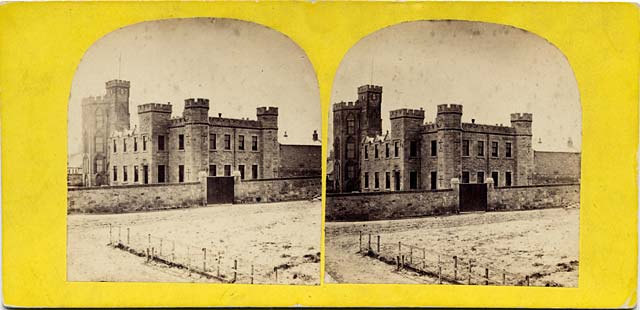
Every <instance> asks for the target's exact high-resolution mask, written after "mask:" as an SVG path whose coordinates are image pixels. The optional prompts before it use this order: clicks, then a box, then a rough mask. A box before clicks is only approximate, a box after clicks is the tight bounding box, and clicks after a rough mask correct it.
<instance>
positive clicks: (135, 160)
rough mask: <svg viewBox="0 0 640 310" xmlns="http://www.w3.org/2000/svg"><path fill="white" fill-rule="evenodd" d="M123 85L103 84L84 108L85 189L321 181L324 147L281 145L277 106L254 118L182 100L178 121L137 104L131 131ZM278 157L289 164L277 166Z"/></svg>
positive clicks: (167, 107)
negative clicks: (102, 91)
mask: <svg viewBox="0 0 640 310" xmlns="http://www.w3.org/2000/svg"><path fill="white" fill-rule="evenodd" d="M129 90H130V83H129V82H128V81H122V80H113V81H109V82H107V83H106V95H104V96H102V97H89V98H85V99H84V100H83V102H82V121H83V125H82V139H83V140H82V142H83V172H84V185H85V186H100V185H134V184H153V183H179V182H195V181H198V178H199V175H200V174H201V172H205V173H206V174H207V175H208V176H233V175H237V176H239V177H240V179H271V178H282V177H297V176H300V177H304V176H319V175H320V174H321V145H320V142H319V139H318V137H317V133H315V132H314V135H313V141H311V139H310V143H309V145H284V144H280V143H279V142H278V108H277V107H258V108H257V111H256V118H257V119H255V120H250V119H249V118H246V119H232V118H223V117H222V115H221V114H218V116H217V117H210V116H209V108H210V105H209V99H202V98H198V99H186V100H185V104H184V112H183V115H182V116H181V117H174V118H172V117H171V114H172V105H171V104H161V103H147V104H142V105H139V106H138V111H137V113H138V118H139V126H138V127H136V128H133V129H131V128H130V125H129V117H130V115H129V108H128V107H129ZM282 158H284V159H286V160H284V161H283V160H282Z"/></svg>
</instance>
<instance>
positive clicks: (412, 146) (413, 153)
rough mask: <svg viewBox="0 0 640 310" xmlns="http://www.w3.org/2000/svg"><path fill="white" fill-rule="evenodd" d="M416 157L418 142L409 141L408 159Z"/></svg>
mask: <svg viewBox="0 0 640 310" xmlns="http://www.w3.org/2000/svg"><path fill="white" fill-rule="evenodd" d="M417 156H418V142H417V141H411V143H410V144H409V157H417Z"/></svg>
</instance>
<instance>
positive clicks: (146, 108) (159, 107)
mask: <svg viewBox="0 0 640 310" xmlns="http://www.w3.org/2000/svg"><path fill="white" fill-rule="evenodd" d="M147 112H158V113H169V114H171V104H164V103H145V104H141V105H139V106H138V114H141V113H147Z"/></svg>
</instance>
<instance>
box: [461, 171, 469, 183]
mask: <svg viewBox="0 0 640 310" xmlns="http://www.w3.org/2000/svg"><path fill="white" fill-rule="evenodd" d="M462 183H464V184H467V183H469V171H462Z"/></svg>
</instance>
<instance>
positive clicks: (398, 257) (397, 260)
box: [396, 256, 400, 270]
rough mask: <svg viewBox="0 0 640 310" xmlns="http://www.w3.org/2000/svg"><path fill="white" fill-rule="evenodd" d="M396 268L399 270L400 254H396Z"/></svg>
mask: <svg viewBox="0 0 640 310" xmlns="http://www.w3.org/2000/svg"><path fill="white" fill-rule="evenodd" d="M396 270H400V256H396Z"/></svg>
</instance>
